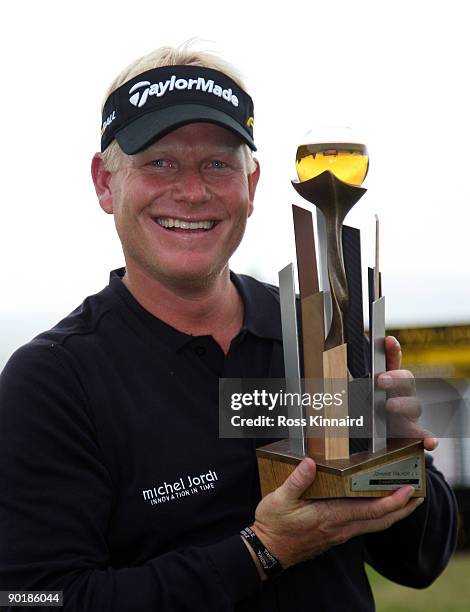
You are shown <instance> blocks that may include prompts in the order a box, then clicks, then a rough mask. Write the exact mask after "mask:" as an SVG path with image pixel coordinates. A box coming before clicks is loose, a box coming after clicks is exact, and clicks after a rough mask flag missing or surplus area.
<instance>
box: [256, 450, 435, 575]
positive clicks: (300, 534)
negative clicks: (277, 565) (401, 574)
mask: <svg viewBox="0 0 470 612" xmlns="http://www.w3.org/2000/svg"><path fill="white" fill-rule="evenodd" d="M315 474H316V466H315V462H314V461H313V459H310V458H309V457H307V458H305V459H303V460H302V461H301V463H299V465H298V466H297V467H296V469H295V470H294V471H293V472H292V474H291V475H290V476H289V477H288V478H287V479H286V481H285V482H284V483H283V484H282V485H281V486H280V487H279V488H278V489H276V490H275V491H273V493H270V494H269V495H267V496H266V497H265V498H263V499H262V500H261V501H260V503H259V504H258V507H257V508H256V514H255V522H254V524H253V525H252V526H251V528H252V529H253V531H254V532H255V533H256V535H257V536H258V537H259V538H260V540H261V541H262V542H263V544H264V545H265V546H266V547H267V548H268V550H269V551H270V552H271V553H272V554H273V555H274V556H275V557H277V559H279V561H280V562H281V564H282V566H283V567H289V566H290V565H293V564H295V563H299V562H300V561H305V560H306V559H310V558H312V557H315V556H316V555H319V554H321V553H322V552H324V551H326V550H328V549H329V548H331V547H333V546H336V545H338V544H342V543H344V542H346V541H347V540H349V539H350V538H353V537H355V536H358V535H361V534H365V533H372V532H376V531H382V530H384V529H388V528H389V527H391V526H392V525H393V524H394V523H396V522H397V521H400V520H401V519H403V518H405V517H407V516H408V515H409V514H411V513H412V512H413V511H414V510H415V508H417V506H418V505H419V504H420V503H421V502H422V501H423V499H422V498H414V499H412V500H410V497H411V495H412V494H413V491H414V489H413V487H402V488H401V489H398V490H397V491H394V492H393V494H391V495H389V496H388V497H381V498H375V499H358V498H356V499H333V500H318V501H312V500H303V499H300V497H301V495H302V493H303V492H304V491H305V490H306V489H307V488H308V487H309V485H310V484H311V483H312V482H313V481H314V480H315Z"/></svg>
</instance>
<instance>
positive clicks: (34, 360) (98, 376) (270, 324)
mask: <svg viewBox="0 0 470 612" xmlns="http://www.w3.org/2000/svg"><path fill="white" fill-rule="evenodd" d="M123 273H124V269H120V270H116V271H114V272H112V273H111V277H110V283H109V285H108V287H106V288H105V289H104V290H103V291H101V292H100V293H98V294H96V295H94V296H91V297H89V298H87V299H86V300H85V301H84V302H83V304H82V305H81V306H80V307H79V308H77V309H76V310H75V311H74V312H72V313H71V314H70V315H69V316H67V317H66V318H65V319H63V320H62V321H61V322H60V323H58V324H57V325H56V326H55V327H54V328H53V329H51V330H49V331H48V332H45V333H43V334H41V335H39V336H38V337H37V338H35V339H34V340H33V341H32V342H30V343H28V344H27V345H25V346H24V347H22V348H21V349H19V350H18V351H16V353H15V354H14V355H13V356H12V358H11V359H10V361H9V362H8V364H7V366H6V367H5V370H4V372H3V373H2V376H1V379H0V439H1V444H0V491H1V492H2V495H1V498H0V542H1V546H0V589H1V590H7V589H21V590H26V589H30V590H32V589H36V590H39V589H42V590H46V589H49V590H54V589H56V590H63V591H64V611H67V612H68V611H72V610H73V611H77V612H78V611H80V612H83V611H90V612H94V611H100V612H103V611H109V612H111V611H113V612H124V611H132V612H139V611H142V612H151V611H154V610H162V611H167V610H172V611H173V610H175V611H178V612H179V611H184V610H192V611H199V610H201V611H202V610H204V611H205V612H209V611H214V612H215V611H216V612H225V611H229V610H237V611H242V610H243V611H254V610H256V611H258V612H259V611H262V610H266V611H268V610H269V611H273V610H279V611H283V612H284V611H286V612H287V611H289V612H290V611H304V610H305V611H307V610H312V609H315V610H316V611H322V610H331V609H335V610H343V609H344V610H351V611H355V610H357V611H358V612H359V611H360V612H365V611H367V610H372V609H373V602H372V597H371V593H370V589H369V586H368V582H367V578H366V576H365V572H364V567H363V559H364V556H365V555H366V553H367V554H369V553H370V557H371V560H372V562H373V563H374V561H377V562H379V561H380V562H381V563H383V565H382V571H384V572H385V573H386V572H388V573H389V574H390V573H392V574H393V577H394V578H395V579H400V578H401V580H402V581H403V579H404V578H403V577H402V576H403V575H404V576H406V579H407V580H411V581H412V582H413V580H414V581H415V582H416V581H419V580H421V579H423V578H422V576H423V575H425V576H428V575H434V574H435V572H436V568H438V569H439V568H441V567H442V564H443V563H444V562H445V560H446V559H447V557H448V555H449V554H450V553H449V551H450V549H451V547H452V537H453V536H452V535H450V534H452V533H453V532H452V525H453V524H454V523H455V512H454V511H453V509H452V508H453V507H452V498H451V494H450V493H449V491H448V488H447V486H446V485H445V483H444V482H443V479H442V478H441V476H440V475H439V474H438V472H436V471H433V472H432V478H431V481H432V482H431V483H430V484H429V483H428V487H429V491H430V498H428V499H429V501H428V502H426V504H424V505H423V506H424V508H420V509H419V510H418V511H417V512H416V513H415V514H414V515H413V516H412V517H410V519H408V520H407V521H403V522H402V523H401V524H400V526H399V527H398V529H399V530H401V531H399V532H398V535H400V536H401V537H404V538H405V539H406V538H408V542H407V543H406V544H404V548H403V547H402V548H400V556H401V554H402V553H403V552H405V553H406V554H407V555H408V556H409V558H410V560H411V563H410V567H408V566H406V564H405V565H403V563H402V562H401V561H400V562H398V548H397V544H396V536H397V530H396V529H395V528H394V529H395V533H392V534H391V537H390V536H389V535H387V534H386V535H385V536H384V535H383V534H380V535H379V536H377V537H375V539H371V541H370V545H367V546H366V545H365V543H364V541H363V539H362V538H357V539H354V540H351V541H350V542H348V543H347V544H345V545H343V546H340V547H336V548H334V549H332V550H330V551H328V552H327V553H325V554H324V555H321V556H320V557H317V558H316V559H314V560H312V561H309V562H306V563H301V564H299V565H297V566H295V567H293V568H290V569H289V570H287V571H286V572H285V573H284V574H283V575H281V576H280V577H279V578H277V579H276V580H273V581H270V582H268V583H261V582H260V580H259V577H258V573H257V570H256V567H255V565H254V563H253V561H252V559H251V557H250V555H249V553H248V551H247V549H246V547H245V545H244V544H243V542H242V541H241V539H240V537H239V535H238V532H239V530H240V529H241V528H242V527H244V526H245V525H247V524H249V523H251V522H252V520H253V518H254V511H255V508H256V505H257V503H258V501H259V498H260V491H259V481H258V473H257V466H256V455H255V441H254V440H234V439H219V437H218V379H219V377H227V378H229V377H237V378H240V377H250V378H258V377H259V378H265V377H273V378H280V377H282V376H283V372H284V370H283V356H282V339H281V331H280V330H281V325H280V312H279V297H278V292H277V289H276V288H274V287H272V286H269V285H266V284H262V283H259V282H258V281H256V280H254V279H252V278H250V277H248V276H237V275H234V274H232V280H233V282H234V283H235V285H236V287H237V289H238V291H239V292H240V294H241V297H242V299H243V303H244V308H245V310H244V312H245V316H244V322H243V326H242V329H241V331H240V333H239V334H238V335H237V336H236V338H234V339H233V341H232V343H231V345H230V349H229V351H228V353H227V355H224V353H223V351H222V350H221V349H220V347H219V346H218V344H217V343H216V342H215V341H214V340H213V338H212V337H211V336H199V337H193V336H190V335H187V334H184V333H181V332H179V331H177V330H176V329H174V328H172V327H170V326H169V325H167V324H165V323H164V322H162V321H161V320H159V319H157V318H156V317H154V316H153V315H151V314H150V313H149V312H148V311H146V310H145V309H144V308H143V307H142V306H141V305H140V304H139V303H138V302H137V301H136V300H135V299H134V298H133V296H132V295H131V294H130V293H129V291H128V290H127V288H126V287H125V286H124V284H123V283H122V281H121V278H122V276H123ZM433 479H434V480H435V482H436V485H433V482H434V480H433ZM434 490H435V492H433V491H434ZM429 513H431V514H430V517H428V514H429ZM444 515H445V518H444ZM430 518H431V519H432V521H433V522H434V526H435V525H436V524H437V525H438V526H439V527H437V528H436V527H434V533H431V532H432V530H431V528H430V522H429V520H430ZM391 531H392V530H389V532H391ZM428 532H429V533H428ZM424 536H426V537H424ZM423 539H424V541H425V543H423ZM427 539H429V541H430V547H429V546H428V544H427ZM366 544H367V542H366ZM374 546H375V547H376V552H375V553H374V552H373V551H374ZM384 546H385V548H386V553H384V554H382V553H381V552H380V551H381V550H382V548H383V547H384ZM428 548H429V550H428ZM431 550H434V551H437V552H433V553H432V554H431V552H430V551H431ZM371 551H372V552H371ZM424 553H426V554H425V555H424V558H425V559H426V563H425V564H423V563H422V562H421V563H420V562H419V559H420V558H421V557H422V556H423V554H424ZM429 555H431V563H429ZM376 557H377V559H376ZM389 566H390V567H389ZM15 609H17V608H15Z"/></svg>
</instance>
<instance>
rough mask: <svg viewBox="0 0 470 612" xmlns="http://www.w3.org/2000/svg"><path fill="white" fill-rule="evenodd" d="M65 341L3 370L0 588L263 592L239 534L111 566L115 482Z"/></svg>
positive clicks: (135, 594)
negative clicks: (63, 353)
mask: <svg viewBox="0 0 470 612" xmlns="http://www.w3.org/2000/svg"><path fill="white" fill-rule="evenodd" d="M59 349H60V350H64V349H63V348H61V347H59V346H58V345H54V344H53V343H51V342H46V341H37V340H36V341H33V342H32V343H30V344H28V345H25V346H24V347H22V348H21V349H19V350H18V351H16V352H15V353H14V355H13V356H12V357H11V358H10V360H9V362H8V363H7V365H6V366H5V369H4V371H3V372H2V375H1V376H0V542H1V544H0V590H4V591H5V590H49V591H60V590H61V591H63V595H64V605H63V610H64V612H83V611H84V610H86V611H87V612H94V611H96V612H98V611H99V612H108V611H109V612H128V611H129V612H131V611H132V612H153V611H155V610H158V611H159V612H165V611H169V610H172V611H174V610H178V611H181V612H184V611H186V610H187V611H189V610H191V611H192V612H197V611H199V610H201V612H202V610H204V612H210V611H214V612H215V611H217V612H228V611H231V610H233V609H234V607H235V605H236V604H237V602H239V601H242V600H243V599H245V598H247V597H249V596H251V595H255V594H256V593H257V592H258V591H259V590H260V589H261V581H260V578H259V575H258V571H257V569H256V566H255V564H254V562H253V560H252V559H251V556H250V554H249V552H248V550H247V548H246V546H245V545H244V543H243V542H242V540H241V538H240V536H239V535H238V534H234V535H233V536H231V537H229V538H226V539H224V540H223V541H220V542H217V543H215V544H212V545H209V546H204V547H202V546H201V547H198V546H191V547H187V548H184V549H178V550H177V551H173V552H168V553H165V554H163V555H161V556H158V557H155V558H152V559H149V560H148V561H147V562H146V563H144V564H143V565H140V566H138V567H126V568H113V567H111V566H110V562H109V560H110V553H109V549H108V545H107V538H106V530H107V524H108V522H109V519H110V516H111V513H112V508H113V499H114V496H115V494H116V491H115V490H114V488H113V485H112V480H111V477H110V474H109V472H108V470H107V468H106V466H105V464H104V461H103V458H102V455H101V451H100V448H99V445H98V442H97V436H96V432H95V428H94V423H93V419H92V415H91V414H90V412H89V410H88V406H87V402H86V395H85V393H84V390H83V388H82V387H81V384H80V382H79V380H78V377H77V376H75V375H74V374H73V372H72V370H71V368H70V369H69V368H67V367H66V366H65V365H64V362H63V360H62V359H60V360H59V359H58V356H57V351H58V350H59ZM6 609H7V610H10V608H6ZM19 609H23V608H18V607H15V608H11V610H12V612H13V610H14V611H16V610H19ZM24 609H30V608H24ZM42 609H45V608H42ZM48 609H49V608H48ZM50 609H51V610H55V609H56V608H50Z"/></svg>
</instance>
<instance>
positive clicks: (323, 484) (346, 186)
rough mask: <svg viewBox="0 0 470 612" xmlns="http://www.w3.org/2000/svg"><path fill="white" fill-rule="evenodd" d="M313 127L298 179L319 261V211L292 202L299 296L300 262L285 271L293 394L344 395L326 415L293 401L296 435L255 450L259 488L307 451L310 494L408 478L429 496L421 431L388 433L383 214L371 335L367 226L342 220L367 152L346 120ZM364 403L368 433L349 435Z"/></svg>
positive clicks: (385, 489) (357, 192) (369, 488)
mask: <svg viewBox="0 0 470 612" xmlns="http://www.w3.org/2000/svg"><path fill="white" fill-rule="evenodd" d="M307 136H308V137H307V139H306V144H302V145H300V146H299V147H298V149H297V156H296V168H297V174H298V177H299V181H292V185H293V186H294V188H295V190H296V191H297V193H298V194H300V195H301V196H302V198H304V199H305V200H306V201H307V202H308V203H310V204H311V205H314V206H315V207H316V212H317V215H316V216H317V236H318V255H319V257H318V258H319V269H318V268H317V248H316V244H315V238H314V229H313V217H312V213H311V212H310V211H309V210H307V209H305V208H301V207H299V206H295V205H294V206H293V207H292V208H293V221H294V234H295V245H296V254H297V272H298V281H299V289H300V300H299V299H298V298H297V297H296V293H295V285H294V268H293V265H292V264H289V265H288V266H286V267H285V268H284V269H283V270H281V271H280V272H279V292H280V302H281V321H282V335H283V347H284V362H285V380H286V393H288V394H292V397H298V398H300V397H301V396H302V394H305V393H307V394H309V395H310V396H313V394H316V393H317V394H318V393H320V394H321V397H323V398H326V397H328V398H332V397H341V400H342V401H341V402H337V403H331V402H328V403H327V402H324V405H323V406H322V408H321V419H319V415H316V416H315V415H314V414H313V410H312V408H311V407H310V406H304V405H302V403H301V402H300V401H298V402H292V403H291V405H289V415H288V416H289V421H288V423H289V434H288V435H289V437H288V438H287V439H284V440H280V441H277V442H274V443H271V444H268V445H266V446H263V447H260V448H258V449H257V458H258V467H259V473H260V483H261V490H262V494H263V496H264V495H266V494H267V493H269V492H271V491H273V490H274V489H276V488H277V487H278V486H280V485H281V484H282V483H283V482H284V480H285V479H286V478H287V477H288V475H289V474H290V473H291V472H292V471H293V470H294V469H295V467H296V465H297V464H298V463H299V462H300V461H301V460H302V458H303V457H305V456H307V455H308V456H310V457H312V458H313V459H314V460H315V462H316V465H317V476H316V479H315V481H314V482H313V484H312V485H311V486H310V487H309V488H308V490H307V491H306V492H305V494H304V496H303V497H304V498H307V499H311V498H331V497H380V496H385V495H390V494H391V492H392V491H393V490H395V489H397V488H399V487H401V486H405V485H412V486H413V487H414V489H415V491H414V493H413V496H414V497H423V496H425V494H426V491H425V483H426V479H425V471H424V470H425V466H424V450H423V443H422V440H421V439H405V438H394V439H391V438H389V437H387V415H386V411H385V401H386V395H385V392H384V391H383V390H382V389H380V388H379V387H378V384H377V377H378V376H379V375H380V374H381V373H383V372H384V371H385V370H386V360H385V335H386V334H385V298H384V296H383V295H382V288H381V284H382V283H381V273H380V270H379V222H378V218H377V217H376V247H375V266H374V268H369V270H368V285H369V286H368V295H369V339H368V342H367V340H366V337H365V332H364V323H363V298H362V272H361V247H360V232H359V230H358V229H356V228H353V227H349V226H346V225H344V224H343V222H344V219H345V217H346V215H347V214H348V212H349V211H350V210H351V208H352V207H353V206H354V204H356V203H357V202H358V201H359V199H360V198H361V197H362V196H363V195H364V193H365V192H366V189H364V188H363V187H361V185H362V182H363V181H364V179H365V177H366V174H367V171H368V167H369V157H368V152H367V149H366V146H365V145H364V144H361V143H360V142H359V139H358V138H356V137H355V135H354V133H353V132H352V130H350V129H349V128H343V129H333V130H331V129H330V131H329V132H327V134H322V133H321V132H320V133H318V132H317V134H315V133H314V132H310V133H309V135H307ZM320 286H321V290H320ZM299 302H300V303H299ZM299 319H300V321H299ZM299 323H301V325H299ZM299 329H301V333H300V332H299ZM302 366H303V367H302ZM302 374H303V376H302ZM358 388H359V389H360V390H362V392H360V393H357V391H356V390H357V389H358ZM364 389H365V390H366V392H364ZM353 396H354V401H353ZM358 407H359V412H360V413H361V414H362V417H363V418H364V417H365V419H366V423H367V428H366V431H367V436H366V437H358V436H353V437H351V436H350V425H349V424H350V422H351V414H350V413H351V412H352V411H353V409H354V411H355V413H356V414H357V413H358ZM356 420H357V419H356ZM318 421H319V423H320V424H319V425H318V424H317V422H318ZM312 423H315V424H312ZM332 424H333V425H332Z"/></svg>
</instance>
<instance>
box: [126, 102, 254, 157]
mask: <svg viewBox="0 0 470 612" xmlns="http://www.w3.org/2000/svg"><path fill="white" fill-rule="evenodd" d="M201 122H207V123H215V124H216V125H220V126H221V127H223V128H226V129H228V130H230V131H231V132H234V133H235V134H236V135H237V136H239V137H240V138H241V140H242V141H243V142H245V143H246V144H247V145H248V146H249V147H250V149H251V150H252V151H256V146H255V143H254V142H253V138H252V137H251V136H250V134H249V133H248V132H247V131H246V130H244V129H243V126H242V125H240V123H238V121H236V120H235V119H233V118H232V117H231V116H230V115H227V114H226V113H223V112H222V111H219V110H217V109H215V108H211V107H208V106H202V105H198V104H180V105H176V106H170V107H168V108H163V109H159V110H156V111H154V112H150V113H146V114H145V115H142V116H141V117H139V118H138V119H136V120H135V121H133V122H132V123H129V125H126V126H125V127H123V128H122V129H121V130H119V131H118V132H116V136H115V138H116V140H117V142H118V144H119V146H120V147H121V149H122V150H123V151H124V153H126V154H127V155H135V154H136V153H138V152H139V151H142V150H143V149H145V148H147V147H148V146H150V145H151V144H152V143H154V142H155V141H157V140H159V139H160V138H163V136H165V135H166V134H168V133H169V132H171V131H173V130H175V129H177V128H179V127H182V126H183V125H187V124H188V123H201Z"/></svg>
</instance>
